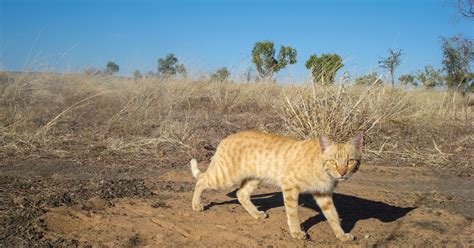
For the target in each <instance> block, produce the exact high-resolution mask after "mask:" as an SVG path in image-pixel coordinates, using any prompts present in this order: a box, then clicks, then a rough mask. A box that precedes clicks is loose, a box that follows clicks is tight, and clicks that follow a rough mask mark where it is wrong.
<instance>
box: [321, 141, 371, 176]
mask: <svg viewBox="0 0 474 248" xmlns="http://www.w3.org/2000/svg"><path fill="white" fill-rule="evenodd" d="M363 143H364V137H363V133H362V132H360V133H357V134H356V135H355V136H354V138H352V139H351V140H349V141H348V142H347V143H343V144H335V143H334V142H332V141H331V140H330V139H329V138H328V137H327V136H326V135H321V136H320V137H319V144H320V147H321V152H322V155H321V158H322V161H323V166H324V170H325V171H326V173H328V175H329V176H330V177H332V178H333V179H336V180H338V181H343V180H346V179H348V178H349V177H351V176H352V175H353V174H354V173H355V172H356V171H357V170H358V169H359V166H360V164H361V162H362V161H361V159H362V152H361V150H362V145H363Z"/></svg>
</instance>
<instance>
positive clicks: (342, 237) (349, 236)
mask: <svg viewBox="0 0 474 248" xmlns="http://www.w3.org/2000/svg"><path fill="white" fill-rule="evenodd" d="M337 238H338V239H339V240H341V241H352V240H354V235H352V234H350V233H344V234H342V235H339V236H337Z"/></svg>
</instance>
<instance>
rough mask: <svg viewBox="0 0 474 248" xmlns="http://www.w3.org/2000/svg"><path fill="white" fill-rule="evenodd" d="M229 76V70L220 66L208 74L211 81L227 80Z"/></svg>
mask: <svg viewBox="0 0 474 248" xmlns="http://www.w3.org/2000/svg"><path fill="white" fill-rule="evenodd" d="M229 77H230V72H229V70H227V67H222V68H219V69H217V71H216V72H214V73H212V74H211V76H210V79H211V81H214V82H227V80H229Z"/></svg>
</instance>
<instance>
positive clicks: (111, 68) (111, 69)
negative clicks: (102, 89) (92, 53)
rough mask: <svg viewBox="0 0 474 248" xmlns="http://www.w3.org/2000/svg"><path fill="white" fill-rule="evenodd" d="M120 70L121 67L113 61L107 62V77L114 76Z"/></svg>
mask: <svg viewBox="0 0 474 248" xmlns="http://www.w3.org/2000/svg"><path fill="white" fill-rule="evenodd" d="M119 70H120V67H119V66H118V65H117V64H116V63H114V62H112V61H109V62H107V66H106V68H105V74H107V75H113V74H114V73H116V72H118V71H119Z"/></svg>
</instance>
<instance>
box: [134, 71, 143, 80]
mask: <svg viewBox="0 0 474 248" xmlns="http://www.w3.org/2000/svg"><path fill="white" fill-rule="evenodd" d="M133 78H134V79H141V78H142V74H141V73H140V71H139V70H135V71H133Z"/></svg>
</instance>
